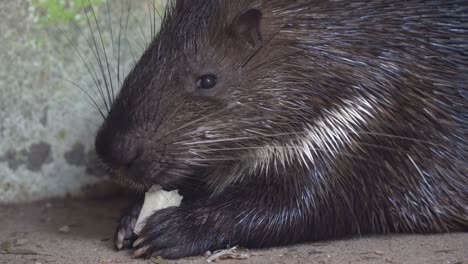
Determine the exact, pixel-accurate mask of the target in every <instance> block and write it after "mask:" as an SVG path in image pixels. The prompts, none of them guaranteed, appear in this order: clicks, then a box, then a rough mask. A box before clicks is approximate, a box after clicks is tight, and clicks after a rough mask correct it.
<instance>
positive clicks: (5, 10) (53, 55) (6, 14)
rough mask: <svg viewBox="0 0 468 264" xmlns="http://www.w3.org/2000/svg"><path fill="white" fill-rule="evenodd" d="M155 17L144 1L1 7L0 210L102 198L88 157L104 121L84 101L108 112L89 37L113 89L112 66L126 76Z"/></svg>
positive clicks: (36, 1) (32, 1) (33, 2)
mask: <svg viewBox="0 0 468 264" xmlns="http://www.w3.org/2000/svg"><path fill="white" fill-rule="evenodd" d="M89 3H91V4H92V7H93V10H94V12H95V15H96V21H97V23H98V25H99V28H98V27H97V26H96V21H95V20H94V15H93V13H92V12H91V7H90V6H89ZM151 8H152V5H151V4H149V2H148V1H147V0H137V1H132V0H118V1H109V2H105V1H102V0H94V1H93V0H91V1H89V2H88V0H85V1H81V0H20V1H2V2H0V17H1V22H0V32H1V34H0V203H9V202H24V201H31V200H38V199H44V198H49V197H60V196H65V195H78V196H79V195H83V194H87V193H93V194H98V193H99V194H104V193H102V192H104V191H103V190H106V189H107V188H104V189H103V188H97V187H102V186H108V185H107V182H108V180H107V176H106V174H105V172H103V171H102V170H100V169H99V167H98V166H97V164H96V158H95V154H94V148H93V141H94V135H95V132H96V129H97V128H98V125H99V124H100V122H101V121H102V117H100V115H99V113H98V111H97V110H96V108H95V107H93V105H92V103H91V102H92V101H91V99H90V98H89V97H87V95H86V92H87V93H89V94H90V95H91V97H92V98H93V100H95V101H96V102H97V103H98V104H99V105H100V107H101V108H102V109H104V108H103V105H102V100H100V97H99V95H98V93H97V91H98V89H97V88H96V86H95V84H96V83H98V84H104V83H105V82H106V80H105V79H104V77H102V75H101V72H100V67H99V63H98V61H97V60H96V58H95V57H96V56H95V55H96V54H97V51H96V49H95V47H94V44H93V43H94V41H93V39H92V35H93V33H94V37H95V39H96V42H97V44H98V47H99V48H98V51H99V53H100V54H101V61H103V64H102V65H103V66H104V67H105V68H106V77H105V78H107V82H109V80H112V82H113V85H114V87H118V86H119V84H120V83H119V80H118V78H117V73H116V72H117V68H116V65H117V61H120V74H119V75H120V76H124V75H125V74H126V73H127V72H128V71H129V70H130V68H131V66H132V64H133V63H134V60H135V59H137V58H138V56H139V55H140V54H141V52H142V51H143V49H144V47H145V44H146V42H148V41H149V39H150V35H151V34H150V32H151V30H150V21H152V20H153V19H152V15H153V14H154V13H153V12H150V10H151ZM129 10H130V11H129ZM86 14H87V16H86ZM127 17H128V19H127ZM88 18H89V21H90V22H91V26H90V25H89V24H88ZM156 21H157V23H159V22H158V21H159V18H158V17H156ZM98 30H100V32H101V35H102V43H101V38H100V37H99V34H98V33H97V32H98ZM119 39H120V44H121V45H120V48H118V47H119V45H117V43H119ZM103 47H104V48H103ZM93 49H94V51H93ZM104 49H105V50H106V52H107V55H108V61H109V65H110V69H111V70H110V72H111V73H110V77H109V76H108V75H107V63H106V62H105V61H104V58H103V51H104ZM77 50H79V53H80V54H79V53H78V52H77ZM119 50H120V56H117V54H119V52H118V51H119ZM81 58H83V59H84V60H85V61H86V63H87V64H88V66H86V65H85V63H83V61H82V59H81ZM118 58H119V59H118ZM88 68H90V69H91V71H92V72H93V74H94V70H95V71H96V76H95V77H94V78H93V77H92V74H90V72H89V71H88ZM93 69H94V70H93ZM120 79H122V78H120ZM120 81H121V80H120ZM78 86H79V87H81V88H79V87H78ZM115 89H117V88H115ZM83 90H85V91H86V92H84V91H83Z"/></svg>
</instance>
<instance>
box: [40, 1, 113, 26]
mask: <svg viewBox="0 0 468 264" xmlns="http://www.w3.org/2000/svg"><path fill="white" fill-rule="evenodd" d="M104 1H105V0H32V7H33V10H34V17H35V18H36V19H37V21H38V23H40V24H50V23H57V22H72V21H75V22H79V21H82V20H83V19H86V18H85V17H83V15H81V13H82V10H83V9H86V8H90V7H91V6H98V5H100V4H102V3H103V2H104Z"/></svg>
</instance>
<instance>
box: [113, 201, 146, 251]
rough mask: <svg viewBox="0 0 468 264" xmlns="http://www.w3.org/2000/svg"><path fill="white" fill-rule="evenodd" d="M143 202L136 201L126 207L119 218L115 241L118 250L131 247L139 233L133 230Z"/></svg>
mask: <svg viewBox="0 0 468 264" xmlns="http://www.w3.org/2000/svg"><path fill="white" fill-rule="evenodd" d="M141 206H142V204H141V203H136V204H134V205H133V206H131V207H130V208H128V209H126V210H125V211H124V213H123V214H122V216H121V217H120V219H119V223H118V225H117V228H116V230H115V238H114V243H115V247H116V248H117V249H118V250H121V249H125V248H131V247H132V244H133V242H134V241H135V239H136V238H137V235H136V234H135V233H134V232H133V229H134V228H135V224H136V222H137V219H138V216H139V215H140V210H141Z"/></svg>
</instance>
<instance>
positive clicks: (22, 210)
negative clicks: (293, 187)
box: [0, 200, 468, 264]
mask: <svg viewBox="0 0 468 264" xmlns="http://www.w3.org/2000/svg"><path fill="white" fill-rule="evenodd" d="M123 206H124V203H123V202H116V201H115V200H112V201H104V200H100V201H96V200H52V201H44V202H37V203H34V204H27V205H21V206H0V252H3V253H0V263H1V264H7V263H8V264H16V263H21V264H23V263H33V264H39V263H41V264H45V263H160V264H162V263H167V262H165V261H162V262H161V261H155V262H151V261H150V260H135V259H132V258H131V256H130V253H129V252H125V251H124V252H116V251H114V250H113V248H112V241H111V238H112V233H113V229H114V227H115V219H116V218H117V215H118V214H119V211H120V209H121V208H122V207H123ZM5 251H6V252H5ZM246 252H247V253H248V254H249V258H248V259H245V260H221V261H220V263H225V264H231V263H265V264H266V263H283V264H293V263H294V264H300V263H320V264H334V263H340V264H341V263H412V264H413V263H414V264H418V263H434V264H435V263H437V264H439V263H444V264H445V263H446V264H449V263H452V264H455V263H456V264H468V233H456V234H443V235H393V236H377V237H364V238H359V239H347V240H339V241H324V242H319V243H310V244H303V245H296V246H291V247H285V248H273V249H266V250H255V251H254V250H250V251H246ZM168 263H180V264H185V263H206V262H205V258H203V257H193V258H187V259H183V260H177V261H170V262H168Z"/></svg>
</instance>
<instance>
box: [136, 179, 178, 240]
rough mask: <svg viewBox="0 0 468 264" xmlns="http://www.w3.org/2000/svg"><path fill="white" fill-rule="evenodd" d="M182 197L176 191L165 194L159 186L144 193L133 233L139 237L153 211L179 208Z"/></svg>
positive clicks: (154, 186)
mask: <svg viewBox="0 0 468 264" xmlns="http://www.w3.org/2000/svg"><path fill="white" fill-rule="evenodd" d="M182 198H183V197H182V196H180V195H179V193H178V191H177V190H173V191H170V192H166V191H164V190H163V189H162V187H161V186H160V185H153V186H152V187H151V188H150V189H149V190H148V191H147V192H146V193H145V201H144V202H143V206H142V207H141V211H140V215H139V216H138V220H137V222H136V224H135V229H134V230H133V232H135V234H137V235H139V233H140V231H141V229H142V228H143V226H144V224H145V220H146V218H148V216H150V215H151V214H153V213H154V212H155V211H158V210H161V209H164V208H167V207H170V206H179V205H180V202H181V201H182Z"/></svg>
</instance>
